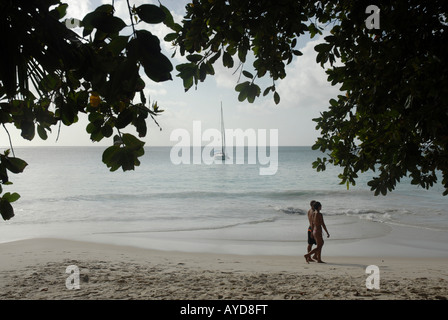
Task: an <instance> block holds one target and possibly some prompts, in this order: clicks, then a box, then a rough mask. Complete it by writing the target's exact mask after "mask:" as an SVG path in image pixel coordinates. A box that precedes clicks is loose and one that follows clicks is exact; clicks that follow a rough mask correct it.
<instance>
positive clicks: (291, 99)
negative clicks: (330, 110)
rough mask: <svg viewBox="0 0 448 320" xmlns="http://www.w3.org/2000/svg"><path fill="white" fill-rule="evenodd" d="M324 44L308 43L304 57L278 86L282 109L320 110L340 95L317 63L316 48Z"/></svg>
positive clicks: (290, 66) (292, 66) (297, 59)
mask: <svg viewBox="0 0 448 320" xmlns="http://www.w3.org/2000/svg"><path fill="white" fill-rule="evenodd" d="M322 42H323V41H322V40H315V41H310V42H308V43H307V44H306V45H305V47H304V48H303V49H302V52H303V56H300V57H298V58H296V59H295V60H294V61H293V62H292V63H291V65H289V66H288V67H287V69H286V74H287V77H286V78H285V79H284V80H282V81H281V82H280V83H279V85H278V92H279V94H280V96H281V107H283V108H301V109H304V108H310V109H314V110H316V109H317V110H320V109H322V108H323V107H326V106H328V100H330V99H331V98H332V97H335V96H337V94H338V93H339V89H338V88H337V87H333V86H331V84H330V83H329V82H328V81H327V74H326V73H325V70H324V69H323V68H322V67H321V66H320V64H318V63H317V62H316V55H317V53H316V52H315V50H314V47H315V46H316V45H317V44H319V43H322Z"/></svg>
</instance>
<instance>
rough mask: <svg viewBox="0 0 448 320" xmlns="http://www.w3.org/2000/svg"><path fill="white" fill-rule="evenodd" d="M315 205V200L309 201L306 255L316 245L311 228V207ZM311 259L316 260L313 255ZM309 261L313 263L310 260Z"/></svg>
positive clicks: (312, 210)
mask: <svg viewBox="0 0 448 320" xmlns="http://www.w3.org/2000/svg"><path fill="white" fill-rule="evenodd" d="M315 203H316V201H315V200H311V202H310V206H311V208H310V209H309V210H308V221H309V227H308V247H307V248H306V250H307V252H308V253H309V252H310V251H311V249H312V248H313V245H316V240H315V239H314V237H313V229H312V227H311V225H312V224H313V223H312V219H313V212H314V209H313V206H314V204H315ZM313 258H314V259H316V254H314V256H313ZM310 261H312V262H315V261H314V260H313V259H312V258H310Z"/></svg>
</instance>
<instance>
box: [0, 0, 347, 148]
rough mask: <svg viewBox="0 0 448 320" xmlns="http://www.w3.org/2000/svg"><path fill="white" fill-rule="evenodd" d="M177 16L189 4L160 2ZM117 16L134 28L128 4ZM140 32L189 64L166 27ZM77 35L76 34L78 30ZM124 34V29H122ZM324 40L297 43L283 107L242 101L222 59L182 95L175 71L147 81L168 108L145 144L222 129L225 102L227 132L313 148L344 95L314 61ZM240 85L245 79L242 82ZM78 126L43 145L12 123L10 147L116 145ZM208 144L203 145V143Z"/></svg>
mask: <svg viewBox="0 0 448 320" xmlns="http://www.w3.org/2000/svg"><path fill="white" fill-rule="evenodd" d="M62 2H65V3H68V4H69V7H68V10H67V15H66V17H67V18H77V19H80V20H82V18H83V17H84V16H85V15H86V14H87V13H88V12H90V11H92V10H94V9H95V8H96V7H98V6H99V5H101V4H103V3H107V4H111V3H112V0H107V1H105V0H65V1H62ZM160 2H161V3H162V4H163V5H164V6H166V7H167V8H168V9H170V11H171V12H172V14H173V17H174V20H175V21H176V22H178V23H180V22H181V20H182V17H183V15H184V13H185V5H186V4H187V3H188V2H189V1H186V0H160ZM130 3H131V5H132V4H135V5H136V6H138V5H140V4H143V3H154V4H158V1H156V0H130ZM114 5H115V10H116V13H115V14H116V15H117V16H119V17H120V18H122V19H123V20H124V21H125V22H126V23H127V24H130V20H129V14H128V8H127V5H126V0H115V1H114ZM138 28H145V29H147V30H148V31H150V32H152V33H153V34H155V35H157V36H158V37H159V39H161V45H162V50H163V51H164V53H165V55H166V56H167V57H168V58H170V59H171V62H172V64H173V66H174V67H175V66H176V65H178V64H180V63H183V62H185V61H186V60H185V58H184V57H181V56H180V55H179V54H177V55H176V56H175V57H174V58H171V55H172V53H173V50H174V48H173V47H172V45H171V43H167V42H164V41H163V37H164V36H165V35H166V34H167V33H170V32H171V31H170V30H169V29H168V28H166V27H165V26H164V25H163V24H157V25H149V24H144V23H143V24H139V25H138ZM75 31H76V30H75ZM124 31H125V32H126V29H125V30H124ZM320 41H322V40H321V39H319V38H317V37H316V38H314V39H299V41H298V46H297V49H300V50H301V51H302V52H303V56H301V57H298V58H294V60H293V61H292V62H291V64H290V65H288V66H287V68H286V74H287V76H286V78H285V79H283V80H281V81H277V82H276V87H277V91H278V92H279V94H280V96H281V100H280V103H279V104H278V105H276V104H275V103H274V100H273V97H272V95H271V94H270V95H268V96H266V97H262V95H260V97H259V98H257V99H256V100H255V102H254V103H248V102H247V101H245V102H239V101H238V93H237V92H236V91H235V89H234V88H235V86H236V85H237V84H238V76H239V72H238V73H236V74H233V73H234V71H235V69H236V66H237V65H238V64H237V63H235V69H227V68H224V67H223V66H222V63H221V60H220V59H219V60H218V61H217V63H216V64H215V65H214V68H215V75H214V76H208V77H207V79H206V80H205V82H202V83H199V85H198V87H197V89H195V88H194V87H193V88H191V89H190V90H189V91H188V92H185V91H184V88H183V84H182V80H181V79H180V78H179V77H177V76H176V74H177V71H176V70H175V69H174V71H173V73H172V76H173V81H167V82H163V83H155V82H152V81H150V80H149V79H148V78H146V76H145V78H144V80H145V82H146V88H145V94H146V95H150V99H151V101H157V102H158V105H159V106H160V107H161V108H162V109H163V110H165V112H163V114H162V115H161V116H159V117H158V118H157V121H158V123H159V124H160V126H161V128H162V130H161V131H160V129H159V128H158V127H157V125H156V124H155V123H154V122H153V121H152V120H151V119H150V118H149V119H148V120H147V121H148V122H147V125H148V134H147V136H146V137H145V138H143V139H142V140H143V141H145V143H146V144H145V145H146V146H173V145H175V144H177V143H178V140H174V141H172V140H171V139H170V136H171V133H172V132H173V131H174V130H176V129H185V130H187V131H188V132H190V133H191V139H193V138H192V136H193V123H194V121H200V122H201V128H202V131H204V130H206V129H209V128H216V129H219V128H220V124H221V119H220V106H221V103H222V106H223V110H224V123H225V127H226V129H228V130H229V129H233V130H237V129H241V130H243V131H245V130H248V129H250V130H255V131H257V132H258V131H259V130H261V129H266V130H268V132H269V129H277V130H278V145H280V146H311V145H313V144H314V142H315V141H316V139H317V137H319V131H317V130H316V129H315V126H316V123H315V122H313V121H312V119H313V118H317V117H319V116H320V113H321V112H323V111H325V110H327V109H328V106H329V102H328V101H329V100H330V99H331V98H334V97H336V96H337V95H338V94H339V93H340V91H339V90H338V88H336V87H332V86H331V84H330V83H328V82H327V80H326V78H327V77H326V74H325V71H324V69H323V68H322V67H321V66H320V65H319V64H317V63H316V52H315V51H314V46H315V45H316V44H318V43H319V42H320ZM244 69H245V70H247V71H249V72H253V69H252V66H251V64H250V63H248V62H246V64H245V67H244ZM243 78H244V77H242V79H240V80H241V81H245V80H244V79H243ZM265 78H266V79H264V80H262V81H261V82H260V83H258V84H259V85H260V86H261V90H262V91H263V90H264V88H265V87H266V86H263V82H264V83H267V84H270V83H271V82H272V80H271V79H269V78H268V77H265ZM79 117H80V119H79V121H78V123H75V124H73V125H72V126H70V127H66V126H64V125H62V127H61V130H60V134H59V138H58V139H57V141H56V138H57V132H58V128H57V127H53V132H52V133H51V134H50V135H49V137H48V139H47V140H45V141H43V140H41V139H40V138H39V136H38V135H37V134H36V137H35V138H34V140H33V141H31V142H30V141H27V140H25V139H23V138H22V137H21V136H20V131H19V130H17V129H16V128H15V127H14V126H13V125H12V124H10V125H7V126H6V128H7V129H8V131H9V133H10V135H11V140H12V144H13V146H14V147H16V146H95V145H101V146H109V145H111V144H112V143H113V141H112V137H111V138H109V139H106V138H105V139H103V140H102V141H101V142H92V141H91V140H90V138H89V134H88V133H87V132H86V130H85V128H86V126H87V124H88V121H87V117H86V116H85V115H84V114H80V115H79ZM123 131H124V132H129V133H135V131H134V130H132V129H131V128H129V130H126V129H125V130H123ZM207 143H208V142H207V141H204V142H203V145H206V144H207ZM0 146H2V147H7V146H9V140H8V135H7V133H6V131H5V130H4V129H3V128H1V129H0Z"/></svg>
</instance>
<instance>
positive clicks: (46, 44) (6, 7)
mask: <svg viewBox="0 0 448 320" xmlns="http://www.w3.org/2000/svg"><path fill="white" fill-rule="evenodd" d="M127 4H128V7H129V16H130V21H131V25H130V26H128V25H127V24H126V23H125V22H124V21H123V20H122V19H121V18H120V17H116V16H115V15H114V13H115V9H114V6H113V5H111V4H104V5H101V6H100V7H98V8H96V9H95V10H94V11H93V12H90V13H89V14H87V15H86V16H85V17H84V19H83V20H82V21H81V22H80V25H81V27H82V30H83V32H82V36H80V35H78V34H76V33H75V32H73V31H72V30H71V29H70V28H68V27H67V26H70V24H72V23H73V21H66V20H64V16H65V14H66V9H67V4H64V3H61V2H60V1H58V0H16V1H9V0H2V1H1V2H0V25H1V29H0V30H1V33H2V50H0V59H1V60H0V61H1V63H0V82H1V86H0V122H1V124H2V125H3V127H4V128H5V130H6V127H5V124H7V123H13V124H14V125H15V127H16V128H17V129H19V130H21V135H22V137H23V138H24V139H27V140H32V139H33V138H34V137H35V134H36V131H37V134H38V135H39V137H40V138H41V139H47V132H49V131H51V130H52V127H54V126H56V125H59V126H60V125H61V124H63V125H67V126H69V125H72V124H74V123H76V122H77V121H78V115H79V113H84V114H87V115H88V120H89V124H88V125H87V128H86V131H87V133H88V134H90V138H91V140H92V141H100V140H102V139H103V138H105V137H106V138H109V137H112V136H113V135H114V130H116V134H115V136H114V137H113V144H112V146H110V147H109V148H107V149H106V150H105V151H104V153H103V162H104V163H105V164H106V165H107V166H108V167H109V168H110V170H111V171H115V170H117V169H119V168H122V169H123V170H133V169H134V167H135V166H138V165H139V163H140V162H139V160H138V158H139V157H141V156H142V155H143V154H144V148H143V146H144V142H143V141H141V140H140V139H138V138H137V137H135V136H134V135H132V134H129V133H121V131H120V130H122V129H123V128H125V127H127V126H133V127H135V129H136V131H137V133H138V135H139V137H144V136H146V134H147V125H146V120H147V118H148V117H149V116H150V117H152V118H153V119H154V117H155V116H157V115H158V114H160V113H161V112H162V111H163V110H161V109H160V108H159V106H158V105H157V102H153V103H151V102H150V100H149V97H145V95H144V93H143V89H144V87H145V82H144V81H143V79H142V78H141V75H140V69H143V72H144V73H145V74H146V75H147V76H148V77H149V79H151V80H152V81H154V82H163V81H167V80H170V79H172V77H171V71H172V70H173V66H172V64H171V62H170V60H169V59H168V58H167V57H166V56H165V55H164V54H163V53H162V52H161V47H160V40H159V39H158V38H157V37H156V36H154V35H153V34H151V33H150V32H149V31H147V30H145V29H143V28H141V29H139V28H138V24H139V22H140V21H143V22H146V23H150V24H157V23H166V24H167V25H170V26H172V23H173V20H172V16H171V13H170V12H169V11H168V10H167V9H166V8H165V7H164V6H162V5H160V6H156V5H152V4H143V5H140V6H138V7H135V6H132V7H131V5H130V4H129V1H128V2H127ZM125 28H126V29H125ZM136 101H137V102H136ZM154 121H155V119H154ZM0 160H1V162H0V179H1V182H2V184H3V185H5V184H11V182H10V179H9V175H8V173H11V172H12V173H20V172H22V171H23V170H24V169H25V167H26V165H27V163H26V162H25V161H24V160H22V159H19V158H16V157H15V155H14V151H13V149H12V148H11V149H9V150H6V151H5V153H4V154H3V155H0ZM2 191H3V190H2V189H0V193H1V192H2ZM18 198H19V195H18V194H17V193H12V194H11V193H9V192H8V193H4V194H3V195H2V197H1V199H0V213H1V215H2V217H3V219H5V220H7V219H10V218H11V217H13V216H14V211H13V207H12V206H11V202H13V201H16V200H17V199H18Z"/></svg>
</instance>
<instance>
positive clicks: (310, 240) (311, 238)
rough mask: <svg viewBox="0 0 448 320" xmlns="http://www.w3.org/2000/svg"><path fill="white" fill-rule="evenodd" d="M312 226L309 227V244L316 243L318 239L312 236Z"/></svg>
mask: <svg viewBox="0 0 448 320" xmlns="http://www.w3.org/2000/svg"><path fill="white" fill-rule="evenodd" d="M311 232H312V230H311V226H309V227H308V244H317V243H316V239H314V238H313V237H311Z"/></svg>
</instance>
